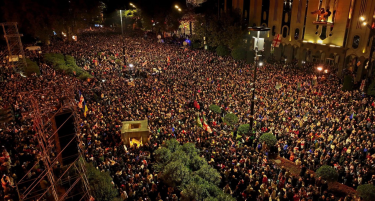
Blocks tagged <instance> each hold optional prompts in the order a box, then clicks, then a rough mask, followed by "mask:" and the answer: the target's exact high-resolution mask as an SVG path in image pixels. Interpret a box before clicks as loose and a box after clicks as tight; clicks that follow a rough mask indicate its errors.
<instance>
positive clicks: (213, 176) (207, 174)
mask: <svg viewBox="0 0 375 201" xmlns="http://www.w3.org/2000/svg"><path fill="white" fill-rule="evenodd" d="M195 173H196V174H197V175H198V176H200V177H201V178H203V179H204V180H206V181H208V182H210V183H213V184H215V185H218V184H219V183H220V174H219V172H218V171H217V170H215V169H214V168H212V167H211V166H209V165H207V164H206V165H203V166H201V168H200V169H199V170H198V171H196V172H195Z"/></svg>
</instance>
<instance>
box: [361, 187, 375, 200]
mask: <svg viewBox="0 0 375 201" xmlns="http://www.w3.org/2000/svg"><path fill="white" fill-rule="evenodd" d="M357 192H358V194H359V196H361V197H362V199H363V200H364V201H370V200H374V198H375V186H374V185H372V184H363V185H360V186H358V188H357Z"/></svg>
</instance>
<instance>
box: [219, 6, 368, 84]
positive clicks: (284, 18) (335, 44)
mask: <svg viewBox="0 0 375 201" xmlns="http://www.w3.org/2000/svg"><path fill="white" fill-rule="evenodd" d="M220 1H222V2H223V5H225V6H224V7H225V8H224V9H228V8H229V7H231V8H232V9H237V10H239V11H240V13H241V15H242V17H243V19H244V20H245V22H248V26H254V25H257V26H259V25H264V26H268V27H270V28H271V31H270V32H269V34H268V35H267V36H265V38H266V48H265V55H264V56H265V57H266V58H269V57H271V56H272V57H273V58H274V59H276V60H283V61H284V60H285V59H286V61H287V62H290V61H292V60H298V63H299V64H304V63H306V62H315V63H319V64H330V65H331V66H333V67H334V68H337V69H338V72H339V73H340V74H341V72H342V70H343V69H348V70H350V71H352V72H353V73H354V74H355V75H356V80H360V79H361V77H363V76H364V75H365V74H366V73H367V71H366V70H365V68H369V67H367V66H368V59H369V58H370V52H371V46H372V39H373V38H374V37H373V35H374V34H372V33H371V31H372V32H374V30H373V29H374V28H375V1H374V0H220ZM276 34H281V36H282V37H281V38H282V39H281V45H280V47H278V48H274V50H273V51H267V50H270V49H271V44H272V40H273V38H274V36H275V35H276ZM374 63H375V62H372V64H374ZM372 64H371V65H372ZM373 71H375V68H374V70H373Z"/></svg>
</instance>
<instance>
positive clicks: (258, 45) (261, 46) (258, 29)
mask: <svg viewBox="0 0 375 201" xmlns="http://www.w3.org/2000/svg"><path fill="white" fill-rule="evenodd" d="M248 30H249V31H255V32H257V37H256V38H255V40H254V50H255V66H254V82H253V88H252V90H253V95H252V98H251V114H250V131H252V130H253V123H254V106H255V83H256V79H257V68H258V62H259V55H258V51H263V49H264V43H260V39H263V40H264V38H259V35H260V32H261V31H264V32H267V31H269V30H270V28H268V27H264V26H260V27H249V28H248Z"/></svg>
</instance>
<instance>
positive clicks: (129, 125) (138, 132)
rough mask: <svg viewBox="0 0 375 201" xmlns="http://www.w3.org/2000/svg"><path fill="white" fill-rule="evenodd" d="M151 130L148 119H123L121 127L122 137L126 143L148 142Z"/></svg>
mask: <svg viewBox="0 0 375 201" xmlns="http://www.w3.org/2000/svg"><path fill="white" fill-rule="evenodd" d="M149 136H150V131H149V130H148V120H147V119H145V120H141V121H123V122H122V127H121V138H122V141H123V142H124V144H125V145H131V146H133V145H135V144H137V146H139V145H143V144H145V143H147V140H148V137H149Z"/></svg>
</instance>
